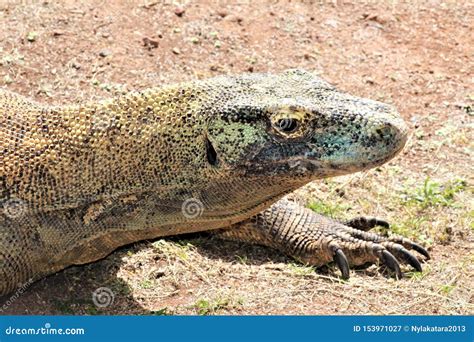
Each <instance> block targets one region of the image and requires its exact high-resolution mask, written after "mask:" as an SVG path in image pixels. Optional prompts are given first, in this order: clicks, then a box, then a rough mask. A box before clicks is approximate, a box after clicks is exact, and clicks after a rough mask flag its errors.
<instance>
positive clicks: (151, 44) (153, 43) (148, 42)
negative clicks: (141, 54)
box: [142, 37, 159, 49]
mask: <svg viewBox="0 0 474 342" xmlns="http://www.w3.org/2000/svg"><path fill="white" fill-rule="evenodd" d="M142 41H143V45H144V46H145V47H146V48H148V49H156V48H157V47H158V45H159V43H158V41H157V40H155V39H152V38H148V37H143V39H142Z"/></svg>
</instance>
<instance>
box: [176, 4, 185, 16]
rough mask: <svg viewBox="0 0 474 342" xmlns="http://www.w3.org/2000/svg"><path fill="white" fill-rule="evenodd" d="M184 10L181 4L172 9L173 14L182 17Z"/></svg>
mask: <svg viewBox="0 0 474 342" xmlns="http://www.w3.org/2000/svg"><path fill="white" fill-rule="evenodd" d="M184 12H186V10H185V9H184V7H182V6H178V7H176V8H175V9H174V14H176V15H177V16H178V17H182V16H183V14H184Z"/></svg>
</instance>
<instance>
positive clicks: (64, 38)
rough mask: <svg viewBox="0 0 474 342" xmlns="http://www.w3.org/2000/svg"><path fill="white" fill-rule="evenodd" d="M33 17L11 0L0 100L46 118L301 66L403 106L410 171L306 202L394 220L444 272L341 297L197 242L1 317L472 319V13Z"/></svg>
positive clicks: (60, 287)
mask: <svg viewBox="0 0 474 342" xmlns="http://www.w3.org/2000/svg"><path fill="white" fill-rule="evenodd" d="M26 3H27V4H26V5H25V4H22V5H20V2H18V3H16V2H15V1H5V0H0V86H2V87H4V88H6V89H9V90H12V91H16V92H18V93H21V94H24V95H28V96H30V97H32V98H34V99H36V100H38V101H42V102H44V103H51V104H60V103H65V102H67V101H78V100H86V99H87V100H89V99H96V98H104V97H110V96H112V95H113V94H115V93H119V92H122V91H126V90H131V89H143V88H146V87H151V86H157V85H160V84H165V83H172V82H177V81H185V80H192V79H197V78H205V77H210V76H214V75H221V74H236V73H242V72H279V71H282V70H284V69H288V68H294V67H298V68H303V69H308V70H312V71H314V72H316V73H318V74H320V75H321V77H323V78H325V79H326V80H328V81H330V82H331V83H333V84H334V85H336V86H338V87H339V88H341V89H343V90H345V91H348V92H351V93H353V94H356V95H359V96H364V97H369V98H372V99H375V100H379V101H383V102H387V103H391V104H394V105H395V106H396V107H397V108H398V109H399V111H400V113H401V115H402V116H403V117H404V118H405V119H406V121H407V122H408V124H409V126H410V129H411V133H410V139H409V142H408V146H407V147H406V149H405V150H404V152H403V153H402V154H401V155H400V156H399V157H398V158H396V159H395V160H393V161H391V162H390V163H388V164H387V165H384V166H383V167H380V168H377V169H375V170H371V171H368V172H364V173H358V174H354V175H351V176H345V177H338V178H334V179H329V180H326V181H323V182H317V183H316V182H315V183H312V184H310V185H308V186H306V187H305V188H303V189H301V190H300V191H298V192H297V193H296V194H295V195H294V196H296V197H297V198H298V199H299V200H301V201H303V202H304V203H305V204H307V205H309V206H310V207H311V208H313V209H314V210H316V211H319V212H323V213H326V214H328V215H332V216H335V217H338V218H350V217H353V216H358V215H361V214H366V215H373V216H378V217H383V218H386V219H388V220H389V221H390V222H391V223H392V224H393V225H392V229H393V230H394V231H395V232H396V233H399V234H402V235H405V236H408V237H410V238H412V239H414V240H417V241H419V242H420V243H421V244H423V245H425V246H428V247H429V249H430V252H431V254H432V259H431V260H429V261H428V262H427V263H425V264H424V270H425V271H424V272H423V273H421V274H420V273H412V272H409V271H410V270H409V269H406V271H407V273H406V277H405V278H404V279H403V280H401V281H395V280H393V279H391V278H390V277H389V276H388V275H387V272H386V270H385V269H384V268H383V267H381V266H377V265H374V266H371V267H370V268H368V269H365V270H356V271H351V279H350V280H349V281H345V282H344V281H340V280H339V279H338V274H339V273H338V272H337V271H335V270H334V269H333V268H326V269H322V270H315V269H313V268H312V267H308V266H304V265H299V264H297V263H295V262H293V261H292V260H290V259H288V258H286V257H284V256H282V255H280V254H279V253H277V252H274V251H272V250H270V249H267V248H264V247H259V246H248V245H244V244H239V243H231V242H222V241H219V240H216V239H214V238H212V237H209V236H206V235H201V236H185V237H179V238H173V239H167V240H157V241H147V242H141V243H137V244H135V245H132V246H127V247H124V248H122V249H120V250H119V251H116V252H115V253H113V254H112V255H110V256H109V257H107V258H106V259H104V260H102V261H99V262H96V263H93V264H89V265H85V266H81V267H72V268H69V269H67V270H65V271H63V272H60V273H58V274H56V275H53V276H51V277H49V278H47V279H44V280H41V281H38V282H36V283H34V284H32V285H30V286H26V287H25V288H23V289H21V290H20V291H18V292H17V293H15V294H13V295H11V296H8V297H6V298H2V299H0V310H2V311H3V312H2V313H7V314H156V315H160V314H473V313H474V295H473V287H474V286H473V285H474V266H473V265H474V252H473V246H474V226H473V218H474V211H473V208H474V203H473V197H474V196H473V188H472V181H473V177H472V176H473V174H474V172H473V171H474V170H473V165H474V163H473V162H474V160H473V147H474V145H473V138H474V136H473V108H474V107H473V106H474V89H473V84H474V82H473V81H474V39H473V30H474V27H473V15H474V3H473V2H472V1H463V2H461V1H459V2H457V1H446V2H442V1H424V2H421V1H420V2H417V1H415V2H408V1H407V2H403V1H387V2H383V1H382V2H377V1H367V2H358V3H357V4H351V3H349V2H347V3H346V2H343V1H304V2H303V1H301V2H300V1H291V2H287V1H271V2H267V3H265V2H261V1H236V2H235V3H233V2H232V1H215V2H192V3H191V2H186V3H184V4H182V5H178V4H176V3H173V2H171V1H152V0H147V1H137V2H132V1H123V2H119V1H116V2H105V1H102V2H99V1H95V2H82V1H81V3H80V4H79V3H75V1H61V2H56V1H30V2H26ZM103 287H104V288H106V290H105V291H106V294H108V295H110V297H109V298H107V297H106V296H105V297H101V298H100V299H101V300H104V301H105V304H104V305H100V303H99V305H96V304H95V303H94V300H93V293H98V292H97V291H99V292H100V291H101V290H100V289H99V288H103ZM97 289H99V290H97ZM112 297H113V298H112ZM107 299H110V300H108V301H107ZM111 299H113V301H112V300H111ZM96 302H97V301H96Z"/></svg>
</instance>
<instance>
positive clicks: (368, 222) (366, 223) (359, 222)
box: [344, 216, 390, 231]
mask: <svg viewBox="0 0 474 342" xmlns="http://www.w3.org/2000/svg"><path fill="white" fill-rule="evenodd" d="M344 224H345V225H346V226H349V227H352V228H355V229H359V230H363V231H368V230H370V229H372V228H374V227H376V226H380V227H384V228H389V227H390V224H389V223H388V222H387V221H385V220H382V219H379V218H376V217H367V216H359V217H355V218H353V219H351V220H349V221H346V222H344Z"/></svg>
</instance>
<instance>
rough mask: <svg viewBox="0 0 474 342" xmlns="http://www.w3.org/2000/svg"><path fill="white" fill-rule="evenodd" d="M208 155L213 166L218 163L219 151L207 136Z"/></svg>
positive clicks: (208, 159)
mask: <svg viewBox="0 0 474 342" xmlns="http://www.w3.org/2000/svg"><path fill="white" fill-rule="evenodd" d="M206 157H207V161H208V162H209V164H211V165H212V166H216V165H217V162H218V160H217V152H216V150H215V149H214V146H212V143H211V141H210V140H209V139H208V138H206Z"/></svg>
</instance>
